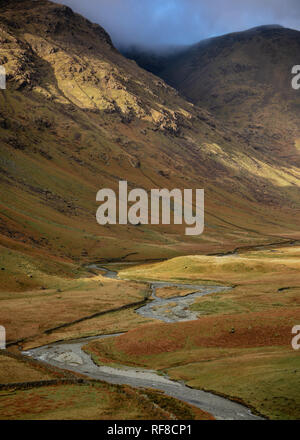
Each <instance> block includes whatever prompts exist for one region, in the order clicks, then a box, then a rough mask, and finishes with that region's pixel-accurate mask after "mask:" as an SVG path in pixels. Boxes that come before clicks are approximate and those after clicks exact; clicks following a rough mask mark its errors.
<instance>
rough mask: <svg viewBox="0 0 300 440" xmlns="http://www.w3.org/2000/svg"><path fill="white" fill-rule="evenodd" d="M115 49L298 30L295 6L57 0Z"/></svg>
mask: <svg viewBox="0 0 300 440" xmlns="http://www.w3.org/2000/svg"><path fill="white" fill-rule="evenodd" d="M60 3H64V4H67V5H68V6H70V7H72V8H73V9H74V11H76V12H79V13H81V14H83V15H85V16H86V17H87V18H89V19H90V20H91V21H93V22H96V23H99V24H100V25H101V26H103V27H104V28H105V29H106V30H107V32H108V33H109V34H110V35H111V37H112V39H113V41H114V43H115V44H116V45H117V46H120V45H121V46H129V45H132V44H137V45H146V46H157V45H178V44H191V43H195V42H197V41H199V40H201V39H203V38H208V37H211V36H215V35H221V34H224V33H228V32H234V31H240V30H244V29H247V28H250V27H254V26H258V25H262V24H275V23H276V24H281V25H283V26H286V27H291V28H294V29H299V30H300V1H299V0H285V1H282V0H247V1H241V0H86V1H83V0H60Z"/></svg>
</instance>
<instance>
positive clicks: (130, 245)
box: [0, 0, 299, 288]
mask: <svg viewBox="0 0 300 440" xmlns="http://www.w3.org/2000/svg"><path fill="white" fill-rule="evenodd" d="M16 3H18V5H17V7H16ZM0 26H1V46H0V59H1V62H2V64H4V66H5V68H6V70H7V90H4V91H0V92H1V93H0V148H1V155H0V182H1V199H0V234H1V235H0V245H1V254H2V255H5V258H4V257H3V258H4V260H3V261H2V262H1V264H2V265H3V267H4V269H5V270H4V271H2V272H1V277H2V278H3V279H4V281H3V282H4V283H5V288H7V282H6V281H5V280H6V278H7V274H8V275H9V279H11V278H12V277H13V275H11V274H13V273H19V274H20V276H21V274H24V272H26V269H25V268H24V265H23V264H22V263H18V264H16V262H19V261H20V259H22V255H24V253H25V254H26V255H27V256H26V259H30V258H32V257H34V258H35V257H38V258H39V261H40V263H39V264H42V263H43V262H45V261H47V260H48V259H49V258H51V260H49V261H51V262H52V263H51V264H53V265H56V264H58V265H59V268H60V269H59V270H61V266H60V265H61V264H65V263H66V262H68V263H70V264H72V263H74V262H76V264H78V263H85V262H87V261H92V260H100V259H112V258H117V259H119V258H129V259H137V260H138V259H148V258H166V257H170V256H176V255H179V254H191V253H196V252H219V251H221V250H227V249H232V248H234V247H236V246H239V245H244V244H249V243H253V242H255V243H261V242H274V241H278V240H279V239H280V237H281V238H283V239H285V238H292V237H296V236H297V234H298V230H299V220H298V219H299V215H298V213H299V195H298V191H299V169H298V167H297V166H296V164H287V163H285V162H284V161H282V163H279V161H278V158H276V157H273V155H272V154H267V153H266V152H264V151H258V150H256V149H255V148H254V147H253V146H252V145H248V144H247V143H245V142H244V140H243V138H242V137H241V136H240V135H239V133H236V132H233V131H232V130H231V129H227V128H226V126H225V125H224V124H223V123H222V122H220V121H219V120H216V119H215V118H214V117H213V116H212V115H211V114H209V113H208V112H207V111H206V110H203V109H200V107H198V106H193V105H192V104H190V103H188V102H187V101H185V100H184V99H182V98H180V97H179V95H178V93H177V92H176V91H175V90H174V89H172V88H171V87H170V86H168V85H166V84H165V83H164V82H163V81H162V80H161V79H160V78H158V77H155V76H154V75H152V74H151V73H148V72H146V71H144V70H142V69H141V68H139V67H138V66H137V65H136V64H135V62H133V61H130V60H127V59H126V58H124V57H123V56H122V55H121V54H120V53H118V51H117V50H116V49H115V48H114V47H113V46H112V44H111V41H110V38H109V36H108V35H107V34H106V32H105V31H104V30H103V29H102V28H101V27H100V26H98V25H94V24H92V23H90V22H89V21H87V20H86V19H84V18H83V17H81V16H79V15H77V14H74V13H73V12H72V11H71V10H70V9H69V8H66V7H64V6H60V5H57V4H53V3H51V2H47V1H41V2H34V1H29V0H28V1H21V2H15V1H13V2H6V3H5V5H1V9H0ZM123 179H124V180H127V181H128V182H129V188H130V189H132V188H134V187H140V188H145V189H147V190H150V189H151V188H164V187H166V188H169V189H172V188H180V189H184V188H204V189H205V203H206V205H205V233H204V234H203V235H202V236H200V237H187V236H185V234H184V230H185V227H184V225H183V226H182V227H181V226H172V225H171V226H151V225H147V226H146V225H145V226H131V225H128V226H111V225H110V226H106V227H101V226H99V225H98V224H97V223H96V217H95V214H96V210H97V207H98V204H97V203H96V193H97V191H98V190H99V189H101V188H104V187H108V188H112V189H114V190H116V192H117V189H118V182H119V180H123ZM70 272H71V270H70ZM22 276H23V275H22ZM24 282H25V281H24ZM26 283H29V284H30V283H32V281H30V280H28V279H27V277H26ZM33 287H35V286H33Z"/></svg>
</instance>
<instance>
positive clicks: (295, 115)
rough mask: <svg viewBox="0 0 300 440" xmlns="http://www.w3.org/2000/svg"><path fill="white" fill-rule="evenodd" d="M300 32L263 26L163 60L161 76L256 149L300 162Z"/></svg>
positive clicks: (204, 44)
mask: <svg viewBox="0 0 300 440" xmlns="http://www.w3.org/2000/svg"><path fill="white" fill-rule="evenodd" d="M299 52H300V32H298V31H295V30H291V29H286V28H283V27H281V26H278V25H270V26H261V27H257V28H253V29H250V30H248V31H245V32H238V33H232V34H228V35H224V36H221V37H217V38H212V39H209V40H206V41H203V42H200V43H199V44H196V45H194V46H192V47H190V48H188V49H187V50H184V51H181V52H180V53H179V54H178V55H177V56H171V57H170V58H169V59H166V58H165V59H164V60H162V67H161V70H160V72H159V75H161V76H162V78H164V79H165V80H166V81H167V82H168V83H170V84H171V85H173V86H174V87H176V88H177V89H178V90H179V91H180V92H181V93H182V94H183V95H184V96H185V97H187V98H188V99H189V100H190V101H191V102H193V103H195V104H199V105H201V106H202V107H205V108H206V109H207V110H209V111H211V112H213V114H215V115H217V116H219V117H220V118H222V120H223V121H227V122H230V124H232V126H233V127H238V128H239V130H241V134H242V136H243V139H244V141H245V142H247V143H249V144H251V145H253V146H255V148H256V150H257V151H264V152H266V153H269V154H272V155H275V156H277V157H279V158H280V160H281V159H282V160H284V161H287V162H288V163H290V164H295V163H297V164H298V165H299V142H300V141H299V139H300V126H299V108H300V93H299V91H296V90H294V89H293V88H292V86H291V80H292V74H291V70H292V67H293V66H294V65H296V64H299Z"/></svg>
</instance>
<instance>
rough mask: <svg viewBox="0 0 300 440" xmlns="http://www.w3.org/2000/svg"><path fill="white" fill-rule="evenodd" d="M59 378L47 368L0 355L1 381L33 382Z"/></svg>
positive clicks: (3, 382)
mask: <svg viewBox="0 0 300 440" xmlns="http://www.w3.org/2000/svg"><path fill="white" fill-rule="evenodd" d="M54 378H57V375H56V374H54V373H50V372H49V371H47V369H43V368H42V367H39V366H34V365H32V364H29V363H27V362H22V361H21V360H18V359H14V358H11V357H9V356H5V355H3V354H1V355H0V383H1V384H6V383H18V382H33V381H40V380H50V379H54Z"/></svg>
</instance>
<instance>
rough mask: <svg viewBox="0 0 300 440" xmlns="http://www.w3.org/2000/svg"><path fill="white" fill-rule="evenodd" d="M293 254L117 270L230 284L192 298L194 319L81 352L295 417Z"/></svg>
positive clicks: (299, 313) (295, 250)
mask: <svg viewBox="0 0 300 440" xmlns="http://www.w3.org/2000/svg"><path fill="white" fill-rule="evenodd" d="M299 256H300V248H299V247H297V246H295V247H290V248H278V249H276V248H274V249H271V250H264V251H253V252H247V253H243V254H241V255H240V256H239V255H238V256H228V257H205V256H191V257H180V258H175V259H173V260H170V261H166V262H162V263H157V264H151V265H144V266H140V267H136V268H135V267H131V268H126V269H123V270H122V271H121V275H122V276H126V278H130V277H132V278H133V279H144V278H145V279H151V278H152V279H161V280H170V281H179V280H182V281H183V282H195V283H196V282H197V283H201V280H202V279H205V280H206V281H207V280H211V279H214V280H215V281H216V282H220V283H224V282H225V283H227V284H235V286H234V288H233V289H231V290H229V291H226V292H224V293H222V292H219V293H215V294H211V295H209V296H205V297H201V298H198V299H197V300H196V301H195V303H194V304H193V305H192V306H191V308H192V309H193V310H194V311H198V312H199V319H198V320H195V321H190V322H181V323H176V324H165V323H152V324H148V325H144V326H143V327H139V328H137V329H133V330H130V331H129V332H128V333H127V334H125V335H123V336H120V337H118V338H111V339H107V340H105V341H104V340H103V341H95V342H92V343H90V344H89V345H88V346H87V350H88V351H89V352H91V353H93V355H94V358H95V359H98V361H99V362H101V363H113V364H125V365H126V364H127V365H136V366H142V367H147V368H154V369H157V370H163V371H165V372H168V373H169V374H170V375H171V377H172V378H175V379H182V380H186V381H188V384H189V385H191V386H194V387H199V388H205V389H210V390H212V391H215V392H218V393H221V394H222V393H223V394H226V395H229V396H231V397H234V398H236V399H238V400H239V399H240V400H242V401H244V402H246V403H248V404H249V405H251V406H253V407H255V408H256V409H257V410H259V411H260V412H261V413H262V414H264V415H266V416H268V417H271V418H274V419H276V418H285V419H288V418H294V419H295V418H299V413H298V408H299V392H298V386H297V383H299V371H300V370H299V356H298V354H297V352H295V351H294V350H293V349H292V347H291V339H292V335H291V329H292V327H293V326H294V325H297V324H299V319H300V308H299V306H300V302H299V292H300V278H299V268H300V259H299ZM162 335H163V337H162ZM211 372H212V374H210V373H211ZM228 372H230V374H228Z"/></svg>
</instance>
